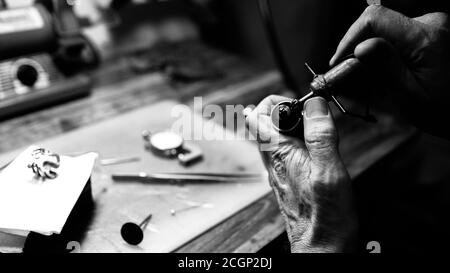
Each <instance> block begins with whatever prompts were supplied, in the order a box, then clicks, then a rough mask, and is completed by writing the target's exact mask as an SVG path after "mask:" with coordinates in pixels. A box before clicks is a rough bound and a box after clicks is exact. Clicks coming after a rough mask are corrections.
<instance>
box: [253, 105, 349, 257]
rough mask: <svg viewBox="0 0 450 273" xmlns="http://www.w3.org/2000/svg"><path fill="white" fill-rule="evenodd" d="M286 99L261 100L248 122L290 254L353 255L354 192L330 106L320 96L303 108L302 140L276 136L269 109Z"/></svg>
mask: <svg viewBox="0 0 450 273" xmlns="http://www.w3.org/2000/svg"><path fill="white" fill-rule="evenodd" d="M286 100H290V99H288V98H284V97H279V96H270V97H268V98H266V99H264V100H263V101H262V102H261V103H260V104H259V105H258V106H257V107H256V108H255V109H254V110H253V111H252V112H251V113H247V115H246V122H247V127H248V128H249V130H250V132H251V133H252V135H254V136H255V137H257V138H258V142H259V144H260V145H259V146H260V149H261V153H262V156H263V160H264V162H265V164H266V167H267V169H268V172H269V179H270V183H271V186H272V188H273V190H274V192H275V195H276V198H277V200H278V204H279V206H280V209H281V213H282V215H283V217H284V219H285V222H286V227H287V232H288V235H289V239H290V242H291V248H292V251H293V252H344V251H352V250H353V249H352V248H353V247H354V239H355V237H356V230H357V224H356V222H357V221H356V216H355V212H354V207H353V195H352V188H351V183H350V178H349V175H348V173H347V170H346V168H345V166H344V164H343V163H342V160H341V158H340V156H339V151H338V136H337V132H336V130H335V126H334V122H333V118H332V115H331V112H330V111H329V108H328V104H327V103H326V101H325V100H324V99H322V98H313V99H310V100H309V101H308V102H307V103H306V104H305V105H306V106H305V109H304V111H305V118H304V137H305V141H301V140H300V139H297V138H291V137H286V136H282V135H279V133H278V132H277V131H276V130H275V129H274V127H273V126H272V121H271V118H270V113H271V110H272V108H273V107H274V106H275V105H276V104H278V103H279V102H282V101H286ZM270 140H272V143H268V142H269V141H270Z"/></svg>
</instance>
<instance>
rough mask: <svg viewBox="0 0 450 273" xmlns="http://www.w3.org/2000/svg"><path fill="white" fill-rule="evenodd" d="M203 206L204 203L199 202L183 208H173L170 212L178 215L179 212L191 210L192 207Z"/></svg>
mask: <svg viewBox="0 0 450 273" xmlns="http://www.w3.org/2000/svg"><path fill="white" fill-rule="evenodd" d="M203 206H204V204H197V205H193V206H189V207H186V208H182V209H178V210H175V209H171V210H170V214H171V215H172V216H175V215H177V214H178V213H181V212H185V211H188V210H191V209H196V208H200V207H203Z"/></svg>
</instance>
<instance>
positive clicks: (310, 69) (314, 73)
mask: <svg viewBox="0 0 450 273" xmlns="http://www.w3.org/2000/svg"><path fill="white" fill-rule="evenodd" d="M305 67H306V68H307V69H308V70H309V72H311V74H312V75H313V76H314V77H315V76H317V74H316V72H314V70H312V68H311V67H310V66H309V64H308V63H305Z"/></svg>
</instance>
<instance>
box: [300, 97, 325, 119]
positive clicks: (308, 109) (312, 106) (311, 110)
mask: <svg viewBox="0 0 450 273" xmlns="http://www.w3.org/2000/svg"><path fill="white" fill-rule="evenodd" d="M304 111H305V115H306V118H318V117H325V116H328V104H327V101H326V100H325V99H323V98H321V97H315V98H312V99H309V100H307V101H306V102H305V106H304Z"/></svg>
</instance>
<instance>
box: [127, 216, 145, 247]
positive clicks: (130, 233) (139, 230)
mask: <svg viewBox="0 0 450 273" xmlns="http://www.w3.org/2000/svg"><path fill="white" fill-rule="evenodd" d="M152 217H153V215H152V214H150V215H149V216H147V218H145V219H144V221H142V223H140V224H139V225H137V224H135V223H125V224H124V225H123V226H122V228H121V229H120V235H122V239H124V241H125V242H127V243H128V244H130V245H133V246H136V245H138V244H140V243H141V242H142V240H144V230H145V228H146V227H147V225H148V224H149V223H150V220H151V219H152Z"/></svg>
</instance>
